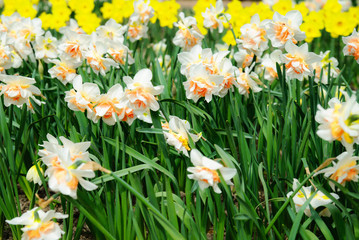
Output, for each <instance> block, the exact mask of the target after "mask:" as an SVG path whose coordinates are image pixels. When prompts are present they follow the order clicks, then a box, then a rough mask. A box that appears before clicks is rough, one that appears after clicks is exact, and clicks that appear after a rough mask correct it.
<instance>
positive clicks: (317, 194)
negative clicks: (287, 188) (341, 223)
mask: <svg viewBox="0 0 359 240" xmlns="http://www.w3.org/2000/svg"><path fill="white" fill-rule="evenodd" d="M299 185H300V183H299V181H298V180H297V179H295V178H294V180H293V191H295V190H297V188H298V187H299ZM292 193H293V192H289V193H287V198H289V197H290V196H291V195H292ZM313 194H314V197H313V198H312V200H311V201H310V203H309V205H310V206H312V208H313V209H314V210H315V209H316V208H318V207H320V206H324V205H327V204H329V203H331V202H332V200H331V199H330V198H329V197H327V196H326V195H325V194H324V193H322V192H321V191H315V190H314V189H313V187H302V188H301V190H299V192H297V193H296V194H295V195H294V197H293V202H294V204H295V209H296V211H297V212H298V211H299V209H300V208H301V207H302V206H303V204H304V203H305V202H306V201H307V200H308V199H309V198H310V197H311V196H312V195H313ZM330 195H332V197H334V198H335V199H339V196H338V195H337V194H335V193H331V194H330ZM309 205H308V206H307V207H306V209H305V210H304V214H305V215H307V216H308V217H310V216H311V215H312V213H311V212H310V208H309ZM328 214H329V216H330V212H329V213H328V212H327V211H323V212H321V213H319V215H324V216H328Z"/></svg>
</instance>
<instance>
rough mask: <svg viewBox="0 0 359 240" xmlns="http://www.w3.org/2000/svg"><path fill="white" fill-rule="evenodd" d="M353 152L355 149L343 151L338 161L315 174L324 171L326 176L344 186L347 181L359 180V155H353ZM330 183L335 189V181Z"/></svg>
mask: <svg viewBox="0 0 359 240" xmlns="http://www.w3.org/2000/svg"><path fill="white" fill-rule="evenodd" d="M353 153H354V151H353V149H349V150H347V152H343V153H342V154H340V155H339V156H338V157H337V159H338V161H337V162H332V163H333V166H332V167H327V168H324V169H322V170H320V171H318V172H317V173H316V174H315V175H318V174H321V173H324V177H330V179H332V180H334V181H336V182H338V183H339V184H342V185H343V186H345V183H346V182H350V181H353V182H358V179H359V175H358V174H359V165H358V164H357V161H358V160H359V157H356V156H353ZM329 185H330V186H331V188H332V189H333V190H335V185H334V183H332V182H329Z"/></svg>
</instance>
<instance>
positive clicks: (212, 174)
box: [187, 149, 237, 193]
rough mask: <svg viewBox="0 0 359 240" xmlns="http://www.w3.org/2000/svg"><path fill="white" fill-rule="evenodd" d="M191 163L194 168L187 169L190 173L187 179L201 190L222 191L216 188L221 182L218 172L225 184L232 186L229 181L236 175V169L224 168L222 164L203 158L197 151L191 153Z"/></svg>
mask: <svg viewBox="0 0 359 240" xmlns="http://www.w3.org/2000/svg"><path fill="white" fill-rule="evenodd" d="M191 162H192V163H193V165H194V167H189V168H188V169H187V171H189V172H190V173H191V174H188V178H189V179H193V180H196V181H198V185H199V188H200V189H201V190H203V189H206V188H208V187H213V190H214V192H215V193H221V192H222V191H221V189H219V187H218V183H220V182H221V179H220V177H219V172H220V173H221V175H222V177H223V180H224V181H225V183H226V184H228V185H233V183H232V182H231V179H232V178H233V177H234V175H236V173H237V170H236V169H234V168H227V167H224V166H223V165H222V164H220V163H218V162H216V161H213V160H211V159H209V158H207V157H204V156H203V155H202V153H201V152H200V151H198V150H197V149H193V150H192V151H191Z"/></svg>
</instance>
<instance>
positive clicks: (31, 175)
mask: <svg viewBox="0 0 359 240" xmlns="http://www.w3.org/2000/svg"><path fill="white" fill-rule="evenodd" d="M36 165H37V167H38V168H39V171H40V172H41V174H42V175H43V174H44V171H43V170H42V168H41V166H40V164H39V163H36V164H35V165H33V166H32V167H31V168H30V169H29V171H27V174H26V180H27V181H29V182H34V183H35V184H39V185H40V186H41V185H42V182H41V178H40V175H39V172H38V171H37V167H36Z"/></svg>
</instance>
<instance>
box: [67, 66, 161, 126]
mask: <svg viewBox="0 0 359 240" xmlns="http://www.w3.org/2000/svg"><path fill="white" fill-rule="evenodd" d="M151 79H152V72H151V70H149V69H142V70H140V71H139V72H137V73H136V75H135V77H134V79H132V78H131V77H128V76H126V77H124V79H123V80H124V82H125V83H126V86H127V87H126V88H125V89H123V88H122V86H121V84H115V85H114V86H112V87H111V88H110V89H109V90H108V91H107V93H105V94H100V89H99V87H98V85H97V84H94V83H82V78H81V76H78V77H77V78H76V79H75V80H74V84H73V87H74V88H73V89H71V90H70V91H67V92H66V97H65V101H66V102H67V104H68V107H69V108H70V109H71V110H73V111H81V112H84V111H85V110H86V111H87V117H88V118H89V119H91V120H92V121H93V122H95V123H97V122H98V120H100V119H102V120H103V121H104V122H105V123H106V124H108V125H114V124H115V123H116V122H117V121H125V122H127V123H128V124H130V125H131V124H132V122H133V121H134V120H135V119H136V118H138V119H140V120H143V121H145V122H148V123H151V122H152V119H151V115H150V110H152V111H157V110H158V109H159V104H158V102H157V99H156V97H155V96H156V95H159V94H161V93H162V91H163V86H162V85H161V86H155V87H154V86H153V85H152V82H151Z"/></svg>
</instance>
